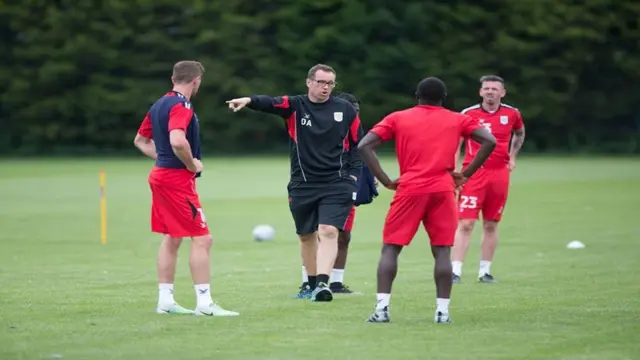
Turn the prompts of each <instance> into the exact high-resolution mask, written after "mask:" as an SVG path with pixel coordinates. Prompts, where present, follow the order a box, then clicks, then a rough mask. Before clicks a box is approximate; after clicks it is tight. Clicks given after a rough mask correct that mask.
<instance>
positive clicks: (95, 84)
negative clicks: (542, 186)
mask: <svg viewBox="0 0 640 360" xmlns="http://www.w3.org/2000/svg"><path fill="white" fill-rule="evenodd" d="M0 20H1V21H0V51H1V52H2V54H3V56H2V57H1V59H0V62H1V63H0V65H1V66H0V80H2V81H3V83H4V84H5V86H4V87H3V88H2V89H1V90H0V100H1V102H2V107H1V108H0V121H1V122H2V124H3V126H2V129H3V131H2V132H0V141H1V143H0V152H24V153H50V152H54V151H60V152H72V151H78V152H89V153H91V152H97V151H109V150H119V149H130V148H131V140H132V138H133V136H134V135H135V130H136V129H137V127H138V125H139V123H140V121H141V120H142V118H143V116H144V113H145V112H146V111H147V109H148V107H149V106H150V105H151V104H152V103H153V101H154V100H155V99H156V98H157V97H159V96H161V95H162V94H163V93H164V92H166V91H167V90H168V89H169V88H170V86H171V83H170V75H171V67H172V65H173V63H175V62H176V61H179V60H183V59H197V60H200V61H202V62H203V64H204V65H205V67H206V69H207V73H206V74H205V77H204V82H203V85H202V87H201V90H200V93H199V94H198V96H197V97H196V98H195V99H194V104H195V106H196V111H197V113H198V116H199V117H200V119H201V121H202V126H203V137H204V144H205V146H206V150H207V151H208V152H213V153H216V152H246V151H258V150H260V151H265V150H278V149H282V148H284V145H285V141H286V134H284V131H283V123H282V121H278V119H277V118H274V117H273V116H268V115H262V114H257V113H253V112H250V111H246V112H241V113H238V114H230V113H229V112H228V111H227V109H226V106H225V103H224V101H225V100H227V99H229V98H231V97H236V96H242V95H248V94H251V93H263V94H272V95H281V94H297V93H303V92H305V90H306V89H305V85H304V78H305V75H306V72H307V70H308V69H309V68H310V67H311V66H312V65H314V64H316V63H320V62H322V63H327V64H330V65H332V66H333V67H334V68H335V69H336V70H337V72H338V82H339V88H338V89H336V90H337V91H340V90H343V91H348V92H352V93H354V94H356V95H357V96H358V97H359V98H360V99H361V101H362V103H363V105H362V119H363V122H364V123H365V126H367V127H369V126H371V125H373V124H374V123H375V122H377V121H378V120H379V119H381V118H382V117H383V116H384V115H386V114H387V113H389V112H391V111H394V110H396V109H399V108H402V107H407V106H411V105H413V104H414V102H415V101H414V96H413V93H414V91H415V85H416V83H417V82H418V81H419V80H420V79H421V78H423V77H425V76H430V75H434V76H439V77H441V78H442V79H443V80H445V82H446V83H447V85H448V87H449V99H448V101H447V104H446V106H447V107H449V108H452V109H456V110H460V109H462V108H465V107H467V106H469V105H471V104H474V103H477V102H478V100H479V98H478V95H477V91H478V87H479V84H478V78H479V77H480V76H481V75H484V74H489V73H491V74H497V75H500V76H502V77H504V78H505V79H506V80H507V92H508V94H507V98H506V99H505V102H506V103H508V104H511V105H513V106H516V107H518V108H519V109H520V110H521V111H522V113H523V115H524V118H525V123H526V124H527V129H528V131H527V135H528V140H527V143H526V145H525V150H528V151H557V150H568V151H587V150H588V151H616V152H638V151H640V144H639V140H640V136H639V135H638V133H639V130H640V129H639V128H640V112H639V111H638V110H637V104H638V103H639V101H640V87H639V85H638V84H640V43H639V42H638V39H640V26H639V22H640V3H639V2H635V1H623V0H620V1H615V0H587V1H554V0H539V1H507V0H502V1H499V0H487V1H483V2H473V1H462V0H450V1H446V2H445V1H435V0H431V1H427V0H406V1H402V2H388V1H380V0H348V1H347V0H324V1H320V2H318V1H312V0H298V1H267V0H251V1H250V0H229V1H226V2H219V1H207V0H188V1H183V2H179V3H177V2H175V1H168V0H106V1H97V0H92V1H84V2H82V1H80V2H78V1H71V0H58V1H42V0H23V1H21V2H17V1H14V2H8V1H5V2H2V3H0Z"/></svg>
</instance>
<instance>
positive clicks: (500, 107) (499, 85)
mask: <svg viewBox="0 0 640 360" xmlns="http://www.w3.org/2000/svg"><path fill="white" fill-rule="evenodd" d="M480 84H481V86H480V96H481V97H482V104H478V105H474V106H471V107H469V108H466V109H464V110H462V113H463V114H466V115H469V116H471V117H473V118H476V119H478V121H479V122H480V124H481V125H483V126H484V127H485V128H486V129H487V130H489V131H490V132H491V133H492V134H493V136H495V138H496V140H497V142H498V143H497V146H496V149H495V151H494V152H493V153H492V154H491V156H490V157H489V159H487V161H486V162H485V163H484V165H482V168H481V169H480V170H479V171H478V172H477V173H476V174H475V175H474V176H473V177H472V178H471V179H469V182H467V183H466V184H465V185H464V186H463V187H462V191H461V192H460V199H459V206H460V222H459V224H458V230H457V232H456V241H455V245H454V247H453V257H452V266H453V282H454V283H459V282H460V276H461V275H462V262H463V261H464V258H465V255H466V254H467V250H468V249H469V241H470V239H471V233H472V232H473V227H474V224H475V222H476V220H477V219H478V215H479V214H480V211H482V228H483V230H484V231H483V234H482V255H481V258H480V269H479V271H478V281H479V282H482V283H495V282H496V280H495V279H494V277H493V275H492V274H491V261H492V260H493V255H494V253H495V251H496V246H497V245H498V222H500V220H501V218H502V213H503V211H504V207H505V205H506V203H507V194H508V192H509V177H510V172H511V171H512V170H513V169H514V168H515V166H516V155H517V154H518V151H520V148H521V147H522V144H523V143H524V137H525V133H524V124H523V121H522V114H520V111H518V109H516V108H514V107H512V106H509V105H507V104H503V103H501V100H502V98H503V97H504V96H505V94H506V91H505V88H504V80H503V79H502V78H500V77H498V76H495V75H487V76H483V77H482V78H481V79H480ZM512 134H513V142H512V143H511V149H509V144H510V142H511V136H512ZM462 143H464V145H465V156H464V160H463V166H465V165H467V164H469V163H470V162H471V160H472V159H473V157H474V156H475V154H476V153H477V151H478V148H479V147H480V144H478V143H476V142H474V141H472V140H466V141H461V143H460V145H462ZM459 156H460V155H459V153H456V157H455V160H456V163H457V161H458V159H459Z"/></svg>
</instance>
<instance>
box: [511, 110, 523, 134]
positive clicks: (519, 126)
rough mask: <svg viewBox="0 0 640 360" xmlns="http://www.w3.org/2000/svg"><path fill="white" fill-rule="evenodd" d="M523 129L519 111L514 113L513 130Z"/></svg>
mask: <svg viewBox="0 0 640 360" xmlns="http://www.w3.org/2000/svg"><path fill="white" fill-rule="evenodd" d="M523 127H524V121H522V114H521V113H520V111H516V122H514V123H513V130H520V129H522V128H523Z"/></svg>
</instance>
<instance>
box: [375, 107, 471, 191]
mask: <svg viewBox="0 0 640 360" xmlns="http://www.w3.org/2000/svg"><path fill="white" fill-rule="evenodd" d="M480 127H481V125H480V124H479V123H478V122H477V121H476V120H475V119H473V118H472V117H470V116H468V115H464V114H460V113H457V112H453V111H449V110H447V109H445V108H443V107H440V106H428V105H417V106H414V107H412V108H409V109H406V110H402V111H396V112H393V113H391V114H389V115H388V116H387V117H385V118H384V119H383V120H382V121H381V122H379V123H378V124H376V125H375V126H374V127H373V128H372V129H371V132H372V133H374V134H376V135H378V136H379V137H380V138H381V139H382V141H388V140H391V139H395V141H396V144H395V146H396V156H397V157H398V164H399V166H400V180H399V184H398V190H397V191H398V193H402V194H407V195H419V194H428V193H434V192H442V191H454V190H455V184H454V182H453V178H452V177H451V175H450V174H449V171H453V170H454V166H455V161H454V158H455V153H456V150H457V147H458V144H459V142H460V137H464V138H467V137H469V136H470V135H471V132H472V131H474V130H476V129H478V128H480Z"/></svg>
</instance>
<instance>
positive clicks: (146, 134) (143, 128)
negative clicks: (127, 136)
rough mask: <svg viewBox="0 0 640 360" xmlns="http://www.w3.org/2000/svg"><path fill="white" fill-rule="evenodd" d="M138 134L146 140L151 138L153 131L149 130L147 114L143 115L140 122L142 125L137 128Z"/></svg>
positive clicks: (149, 124) (149, 120) (149, 121)
mask: <svg viewBox="0 0 640 360" xmlns="http://www.w3.org/2000/svg"><path fill="white" fill-rule="evenodd" d="M138 134H140V135H141V136H144V137H146V138H147V139H151V138H153V130H152V129H151V117H149V113H147V115H145V117H144V120H142V124H140V127H139V128H138Z"/></svg>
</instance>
